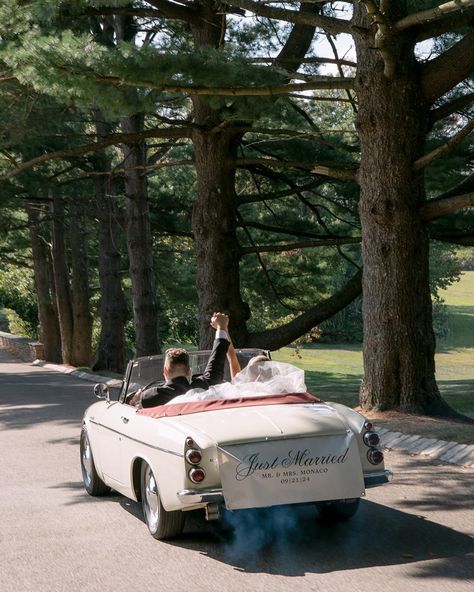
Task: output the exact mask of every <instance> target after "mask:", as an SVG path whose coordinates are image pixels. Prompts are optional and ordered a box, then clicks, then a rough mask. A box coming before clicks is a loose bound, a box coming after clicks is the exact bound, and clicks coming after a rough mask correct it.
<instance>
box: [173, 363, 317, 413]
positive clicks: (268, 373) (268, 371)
mask: <svg viewBox="0 0 474 592" xmlns="http://www.w3.org/2000/svg"><path fill="white" fill-rule="evenodd" d="M304 392H306V385H305V382H304V371H303V370H300V369H299V368H296V366H293V365H292V364H285V363H283V362H273V361H266V362H257V363H256V364H253V365H251V366H247V367H246V368H244V369H243V370H241V371H240V372H239V373H238V374H236V375H235V377H234V380H233V382H232V383H231V382H224V383H223V384H217V385H215V386H211V387H210V388H209V389H208V390H206V391H205V390H203V389H192V390H190V391H188V392H187V393H185V394H184V395H180V396H178V397H175V398H174V399H172V400H171V401H169V403H167V404H168V405H172V404H174V403H187V402H190V401H210V400H216V399H235V398H239V397H259V396H262V397H264V396H266V395H279V394H284V393H304Z"/></svg>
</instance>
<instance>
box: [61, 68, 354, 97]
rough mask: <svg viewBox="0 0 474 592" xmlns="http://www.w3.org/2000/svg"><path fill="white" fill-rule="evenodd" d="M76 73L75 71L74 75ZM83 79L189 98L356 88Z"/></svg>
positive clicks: (334, 82)
mask: <svg viewBox="0 0 474 592" xmlns="http://www.w3.org/2000/svg"><path fill="white" fill-rule="evenodd" d="M55 67H56V68H58V69H59V70H68V68H65V67H62V66H55ZM73 74H74V72H73ZM77 74H78V75H80V76H85V78H88V79H91V80H93V81H94V82H98V83H99V84H113V85H115V86H130V87H132V88H153V89H156V90H160V91H162V92H170V93H183V94H186V95H190V96H226V97H243V96H256V97H263V96H274V95H283V94H287V93H290V92H293V91H308V90H327V89H352V88H354V79H353V78H336V77H335V76H321V77H319V78H318V77H316V76H315V77H314V80H313V81H311V82H303V83H293V84H284V85H281V86H247V87H245V86H241V87H235V88H230V87H218V86H211V87H205V86H183V85H175V84H158V83H156V82H152V81H151V80H125V79H123V78H119V77H118V76H88V75H87V74H84V72H77Z"/></svg>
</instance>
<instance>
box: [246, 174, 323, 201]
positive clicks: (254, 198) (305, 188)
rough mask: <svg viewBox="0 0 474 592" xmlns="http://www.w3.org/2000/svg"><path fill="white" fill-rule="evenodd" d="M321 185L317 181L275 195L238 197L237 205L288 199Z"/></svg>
mask: <svg viewBox="0 0 474 592" xmlns="http://www.w3.org/2000/svg"><path fill="white" fill-rule="evenodd" d="M319 185H321V182H320V181H319V180H317V181H312V182H311V183H307V184H306V185H301V186H296V187H291V188H290V189H285V190H282V191H276V192H275V193H262V194H259V195H239V196H238V205H239V206H240V205H243V204H247V203H257V202H259V201H267V200H272V199H280V198H282V197H288V196H290V195H294V194H295V193H297V192H301V191H310V190H311V189H314V188H315V187H318V186H319Z"/></svg>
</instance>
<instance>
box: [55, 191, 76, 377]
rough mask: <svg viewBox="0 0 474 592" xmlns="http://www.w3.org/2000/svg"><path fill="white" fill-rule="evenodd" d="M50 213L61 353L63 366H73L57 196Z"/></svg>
mask: <svg viewBox="0 0 474 592" xmlns="http://www.w3.org/2000/svg"><path fill="white" fill-rule="evenodd" d="M51 212H52V216H53V247H52V256H53V273H54V288H55V293H56V308H57V311H58V319H59V330H60V334H61V352H62V358H63V363H64V364H70V365H73V364H74V360H73V349H72V342H73V337H74V317H73V312H72V304H71V292H70V285H69V268H68V263H67V257H66V247H65V240H64V236H65V233H64V224H65V220H64V203H63V201H62V199H60V198H59V197H57V196H54V197H53V198H52V205H51Z"/></svg>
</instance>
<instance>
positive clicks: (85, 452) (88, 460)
mask: <svg viewBox="0 0 474 592" xmlns="http://www.w3.org/2000/svg"><path fill="white" fill-rule="evenodd" d="M82 467H83V469H84V478H85V480H86V481H87V484H89V483H90V480H91V471H92V455H91V447H90V446H89V439H88V438H87V436H85V437H84V445H83V449H82Z"/></svg>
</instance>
